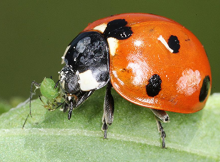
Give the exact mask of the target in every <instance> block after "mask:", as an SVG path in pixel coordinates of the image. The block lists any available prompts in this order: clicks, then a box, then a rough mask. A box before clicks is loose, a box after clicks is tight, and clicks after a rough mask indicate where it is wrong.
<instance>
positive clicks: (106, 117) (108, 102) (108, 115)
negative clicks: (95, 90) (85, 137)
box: [102, 82, 114, 138]
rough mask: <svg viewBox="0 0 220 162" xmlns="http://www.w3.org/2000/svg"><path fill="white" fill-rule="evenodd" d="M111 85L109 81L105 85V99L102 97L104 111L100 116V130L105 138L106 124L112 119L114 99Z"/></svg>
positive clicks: (110, 122)
mask: <svg viewBox="0 0 220 162" xmlns="http://www.w3.org/2000/svg"><path fill="white" fill-rule="evenodd" d="M111 88H112V85H111V83H110V82H109V83H108V84H107V87H106V93H105V99H104V106H103V108H104V112H103V116H102V123H103V125H102V130H103V131H104V138H107V129H108V125H111V124H112V122H113V119H114V116H113V115H114V99H113V97H112V94H111Z"/></svg>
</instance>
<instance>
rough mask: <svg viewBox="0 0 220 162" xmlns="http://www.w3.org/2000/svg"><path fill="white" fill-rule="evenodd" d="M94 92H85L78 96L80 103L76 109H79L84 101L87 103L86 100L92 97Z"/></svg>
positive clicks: (78, 102)
mask: <svg viewBox="0 0 220 162" xmlns="http://www.w3.org/2000/svg"><path fill="white" fill-rule="evenodd" d="M93 92H94V90H92V91H88V92H83V93H82V94H81V95H78V96H77V98H78V101H77V103H76V107H79V106H80V105H81V104H82V103H83V102H84V101H86V99H87V98H88V97H89V96H91V95H92V93H93Z"/></svg>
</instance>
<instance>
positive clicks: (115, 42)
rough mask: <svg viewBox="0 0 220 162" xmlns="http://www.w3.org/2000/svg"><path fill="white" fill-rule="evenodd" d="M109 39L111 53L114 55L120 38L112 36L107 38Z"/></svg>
mask: <svg viewBox="0 0 220 162" xmlns="http://www.w3.org/2000/svg"><path fill="white" fill-rule="evenodd" d="M107 41H108V45H109V50H110V54H111V55H112V56H114V55H115V52H116V50H117V48H118V40H117V39H115V38H112V37H110V38H108V39H107Z"/></svg>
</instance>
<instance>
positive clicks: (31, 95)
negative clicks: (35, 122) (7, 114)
mask: <svg viewBox="0 0 220 162" xmlns="http://www.w3.org/2000/svg"><path fill="white" fill-rule="evenodd" d="M33 86H35V87H36V89H38V88H40V84H39V83H37V82H35V81H33V82H32V83H31V91H30V105H29V107H30V113H29V114H30V116H31V117H32V115H31V100H32V97H33V95H34V93H33V92H32V90H33ZM36 89H35V90H36Z"/></svg>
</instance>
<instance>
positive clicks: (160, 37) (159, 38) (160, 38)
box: [157, 35, 173, 53]
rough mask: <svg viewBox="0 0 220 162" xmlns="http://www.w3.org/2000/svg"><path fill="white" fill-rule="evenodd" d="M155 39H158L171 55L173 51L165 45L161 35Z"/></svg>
mask: <svg viewBox="0 0 220 162" xmlns="http://www.w3.org/2000/svg"><path fill="white" fill-rule="evenodd" d="M157 39H158V40H159V41H161V43H162V44H163V45H164V46H165V47H166V48H167V49H168V50H169V51H170V52H171V53H173V50H172V49H171V48H170V47H169V45H168V44H167V42H166V40H165V39H164V38H163V36H162V35H160V36H159V37H158V38H157Z"/></svg>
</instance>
